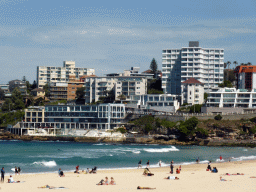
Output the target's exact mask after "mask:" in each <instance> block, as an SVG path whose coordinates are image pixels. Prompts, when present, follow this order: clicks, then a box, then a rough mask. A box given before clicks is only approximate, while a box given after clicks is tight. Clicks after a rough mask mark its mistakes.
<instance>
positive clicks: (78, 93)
mask: <svg viewBox="0 0 256 192" xmlns="http://www.w3.org/2000/svg"><path fill="white" fill-rule="evenodd" d="M84 94H85V87H79V88H78V89H77V90H76V98H77V99H83V98H84Z"/></svg>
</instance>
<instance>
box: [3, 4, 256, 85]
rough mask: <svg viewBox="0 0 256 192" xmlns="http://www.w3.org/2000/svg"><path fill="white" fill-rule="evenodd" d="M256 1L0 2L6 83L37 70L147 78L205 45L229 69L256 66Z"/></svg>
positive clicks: (31, 78) (31, 75) (4, 78)
mask: <svg viewBox="0 0 256 192" xmlns="http://www.w3.org/2000/svg"><path fill="white" fill-rule="evenodd" d="M255 10H256V1H255V0H244V1H241V0H215V1H212V0H211V1H209V0H193V1H191V0H190V1H189V0H179V1H170V0H169V1H161V0H158V1H142V0H137V1H134V0H130V1H120V0H119V1H111V0H109V1H106V0H104V1H96V0H95V1H82V0H72V1H71V0H69V1H67V0H51V1H49V0H44V1H39V0H0V66H1V68H0V83H8V81H10V80H12V79H21V78H22V77H23V76H26V78H27V79H28V80H29V81H30V82H31V83H32V81H33V80H35V79H36V66H62V65H63V64H62V63H63V61H65V60H73V61H74V60H75V61H76V66H77V67H88V68H95V70H96V75H104V74H106V73H112V72H123V70H124V69H130V67H132V66H138V67H140V68H141V71H144V70H147V69H148V68H149V65H150V62H151V60H152V58H155V59H156V60H157V63H158V67H159V69H161V62H162V61H161V51H162V49H166V48H181V47H185V46H187V45H188V41H193V40H198V41H200V46H201V47H205V48H224V49H225V55H224V56H225V61H231V62H233V61H238V63H247V62H251V63H252V64H253V65H254V64H256V58H255V53H256V47H255V37H256V35H255V34H256V27H255V21H256V18H255Z"/></svg>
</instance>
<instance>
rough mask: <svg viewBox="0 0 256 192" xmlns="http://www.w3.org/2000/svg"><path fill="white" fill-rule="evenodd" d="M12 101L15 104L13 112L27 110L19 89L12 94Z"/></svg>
mask: <svg viewBox="0 0 256 192" xmlns="http://www.w3.org/2000/svg"><path fill="white" fill-rule="evenodd" d="M11 100H12V103H13V107H12V109H13V110H19V109H24V108H25V104H24V102H23V96H22V95H21V92H20V90H19V89H18V88H17V87H16V88H15V89H14V90H13V92H12V97H11Z"/></svg>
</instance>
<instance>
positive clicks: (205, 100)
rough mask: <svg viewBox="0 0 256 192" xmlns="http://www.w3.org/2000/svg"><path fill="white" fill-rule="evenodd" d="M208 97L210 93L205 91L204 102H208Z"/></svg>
mask: <svg viewBox="0 0 256 192" xmlns="http://www.w3.org/2000/svg"><path fill="white" fill-rule="evenodd" d="M207 99H208V93H204V102H205V103H206V102H207Z"/></svg>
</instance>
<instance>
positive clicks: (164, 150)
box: [143, 146, 179, 153]
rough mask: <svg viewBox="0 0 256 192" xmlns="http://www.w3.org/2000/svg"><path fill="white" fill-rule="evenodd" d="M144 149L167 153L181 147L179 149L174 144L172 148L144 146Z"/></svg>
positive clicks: (151, 151)
mask: <svg viewBox="0 0 256 192" xmlns="http://www.w3.org/2000/svg"><path fill="white" fill-rule="evenodd" d="M143 150H144V151H146V152H149V153H167V152H170V151H179V149H177V148H176V147H174V146H172V147H171V148H160V149H154V148H144V149H143Z"/></svg>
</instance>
